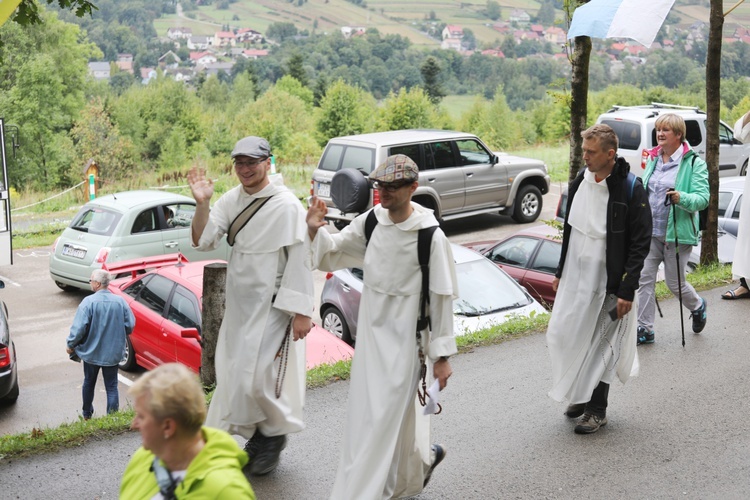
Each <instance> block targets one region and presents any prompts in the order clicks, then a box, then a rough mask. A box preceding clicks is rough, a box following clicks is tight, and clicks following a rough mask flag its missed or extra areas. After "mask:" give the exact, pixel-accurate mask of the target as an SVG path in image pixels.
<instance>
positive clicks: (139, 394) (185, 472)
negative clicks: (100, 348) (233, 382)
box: [120, 363, 255, 500]
mask: <svg viewBox="0 0 750 500" xmlns="http://www.w3.org/2000/svg"><path fill="white" fill-rule="evenodd" d="M130 394H131V395H132V396H133V397H134V398H135V418H134V419H133V424H132V428H133V429H137V430H138V431H139V432H140V433H141V438H142V440H143V446H142V447H141V448H139V449H138V451H136V452H135V454H134V455H133V458H132V459H131V460H130V463H129V464H128V466H127V468H126V469H125V475H124V476H123V478H122V484H121V486H120V498H122V499H127V500H150V499H165V500H169V499H175V498H179V499H180V500H182V499H205V500H209V499H226V500H230V499H231V500H234V499H250V500H254V499H255V494H254V493H253V490H252V488H251V487H250V483H248V482H247V479H246V478H245V475H244V474H243V472H242V467H243V466H244V465H245V464H246V463H247V454H246V453H245V452H243V451H242V450H241V449H240V447H239V446H238V445H237V442H236V441H235V440H234V439H233V438H232V437H231V436H230V435H229V434H227V433H226V432H224V431H221V430H218V429H212V428H210V427H203V426H202V424H203V421H204V420H205V418H206V400H205V397H204V395H203V389H202V388H201V386H200V383H199V382H198V380H197V377H196V376H195V374H194V373H192V372H191V371H190V370H188V369H187V368H186V367H185V366H183V365H180V364H177V363H169V364H165V365H161V366H159V367H157V368H156V369H154V370H152V371H150V372H148V373H146V374H144V375H143V376H142V377H141V378H140V379H138V380H137V381H136V383H135V384H134V385H133V387H131V389H130Z"/></svg>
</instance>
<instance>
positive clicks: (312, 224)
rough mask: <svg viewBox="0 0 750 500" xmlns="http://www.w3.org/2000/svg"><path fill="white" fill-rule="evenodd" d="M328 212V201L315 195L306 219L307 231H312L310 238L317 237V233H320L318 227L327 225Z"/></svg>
mask: <svg viewBox="0 0 750 500" xmlns="http://www.w3.org/2000/svg"><path fill="white" fill-rule="evenodd" d="M327 214H328V207H327V206H326V202H325V201H323V200H321V199H320V198H318V197H317V196H313V198H312V201H311V202H310V208H308V209H307V216H306V217H305V220H306V222H307V232H308V233H310V239H315V235H316V234H318V229H320V228H321V227H323V226H325V225H326V224H327V223H326V215H327Z"/></svg>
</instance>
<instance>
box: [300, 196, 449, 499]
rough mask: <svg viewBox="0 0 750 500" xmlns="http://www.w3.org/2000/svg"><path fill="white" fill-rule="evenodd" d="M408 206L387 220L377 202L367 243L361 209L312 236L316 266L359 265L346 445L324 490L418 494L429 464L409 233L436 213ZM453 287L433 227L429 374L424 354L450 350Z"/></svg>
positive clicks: (426, 336) (417, 288)
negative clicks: (408, 211) (337, 227)
mask: <svg viewBox="0 0 750 500" xmlns="http://www.w3.org/2000/svg"><path fill="white" fill-rule="evenodd" d="M412 207H413V208H414V212H413V213H412V215H411V216H410V217H409V218H408V219H407V220H406V221H404V222H401V223H399V224H394V223H393V222H392V221H391V220H390V218H389V217H388V211H387V210H385V209H383V208H382V207H381V206H380V205H377V206H376V207H375V208H374V209H373V210H375V214H376V216H377V219H378V225H377V226H376V228H375V230H374V231H373V234H372V237H371V239H370V243H369V247H367V249H366V248H365V235H364V223H365V219H366V216H367V214H363V215H360V216H359V217H357V218H356V219H354V221H353V222H352V223H351V224H350V225H349V226H348V227H346V228H345V229H344V230H343V231H341V232H340V233H338V234H335V235H331V234H329V233H328V232H327V231H325V230H320V231H318V233H317V236H316V237H315V240H314V241H313V242H312V244H311V251H312V258H313V263H314V266H315V267H317V268H318V269H321V270H324V271H332V270H335V269H341V268H346V267H363V269H364V289H363V291H362V298H361V300H360V306H359V321H358V327H357V348H356V350H355V353H354V360H353V362H352V372H351V385H350V388H349V400H348V407H347V420H346V429H345V432H344V444H343V450H342V453H341V457H340V461H339V467H338V473H337V475H336V482H335V484H334V486H333V492H332V494H331V498H332V499H337V500H352V499H357V500H368V499H381V498H392V497H404V496H412V495H416V494H418V493H419V492H420V491H422V488H423V483H424V475H425V472H426V471H427V470H428V469H429V467H430V465H431V463H432V458H431V454H430V445H431V443H430V426H429V423H430V420H429V419H430V417H429V416H425V415H423V414H422V409H421V406H418V403H417V401H416V397H415V396H416V390H417V384H418V380H419V370H420V363H419V359H418V346H417V339H416V324H417V318H418V313H419V299H420V293H421V289H422V274H421V272H420V269H419V261H418V255H417V235H418V233H419V229H422V228H424V227H430V226H436V225H438V222H437V220H436V219H435V217H434V216H433V214H432V211H431V210H428V209H426V208H423V207H422V206H420V205H417V204H414V203H412ZM365 250H367V251H366V252H365ZM363 264H364V265H363ZM457 294H458V287H457V282H456V274H455V268H454V263H453V254H452V252H451V248H450V243H449V242H448V240H447V238H446V237H445V234H443V232H442V231H441V230H440V229H437V230H436V231H435V233H434V235H433V239H432V246H431V252H430V317H431V321H432V332H431V333H430V332H422V337H423V338H422V342H423V349H424V352H425V354H426V355H427V356H428V358H429V360H428V362H427V374H428V377H431V376H432V361H435V360H436V359H437V358H439V357H440V356H450V355H451V354H454V353H455V352H456V341H455V338H454V337H453V307H452V303H453V299H454V297H456V296H457ZM427 385H428V387H429V385H430V381H429V380H428V383H427Z"/></svg>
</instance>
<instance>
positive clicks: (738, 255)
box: [732, 125, 750, 281]
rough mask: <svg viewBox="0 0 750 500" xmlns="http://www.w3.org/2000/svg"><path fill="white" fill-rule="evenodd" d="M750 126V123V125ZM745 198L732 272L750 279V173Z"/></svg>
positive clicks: (738, 276) (739, 276)
mask: <svg viewBox="0 0 750 500" xmlns="http://www.w3.org/2000/svg"><path fill="white" fill-rule="evenodd" d="M748 127H750V125H748ZM743 189H744V191H743V193H745V194H744V198H745V200H744V201H743V202H742V206H741V207H740V223H739V229H738V230H737V243H736V244H735V246H734V262H732V274H733V275H735V277H737V278H745V281H747V280H750V174H748V175H746V176H745V186H744V187H743Z"/></svg>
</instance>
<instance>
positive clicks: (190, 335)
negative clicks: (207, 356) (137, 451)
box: [180, 328, 203, 347]
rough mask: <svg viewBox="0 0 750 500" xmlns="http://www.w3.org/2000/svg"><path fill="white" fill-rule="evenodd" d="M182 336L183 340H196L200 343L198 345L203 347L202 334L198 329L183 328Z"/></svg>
mask: <svg viewBox="0 0 750 500" xmlns="http://www.w3.org/2000/svg"><path fill="white" fill-rule="evenodd" d="M180 335H181V336H182V338H183V339H195V340H197V341H198V344H199V345H200V346H201V347H203V341H202V340H201V334H200V333H199V332H198V329H197V328H183V329H182V331H181V332H180Z"/></svg>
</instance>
